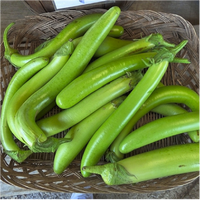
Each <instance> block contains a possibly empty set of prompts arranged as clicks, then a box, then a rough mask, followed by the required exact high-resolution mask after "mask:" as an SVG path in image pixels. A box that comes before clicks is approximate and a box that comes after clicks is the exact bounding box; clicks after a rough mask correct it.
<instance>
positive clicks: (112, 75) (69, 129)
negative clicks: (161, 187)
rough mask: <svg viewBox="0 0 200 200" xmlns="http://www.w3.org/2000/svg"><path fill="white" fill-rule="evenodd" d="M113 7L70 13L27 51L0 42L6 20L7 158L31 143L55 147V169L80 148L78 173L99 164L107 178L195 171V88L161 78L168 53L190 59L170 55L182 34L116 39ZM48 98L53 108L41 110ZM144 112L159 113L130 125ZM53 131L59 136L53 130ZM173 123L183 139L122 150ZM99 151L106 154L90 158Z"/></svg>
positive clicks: (168, 131) (154, 137)
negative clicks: (9, 73)
mask: <svg viewBox="0 0 200 200" xmlns="http://www.w3.org/2000/svg"><path fill="white" fill-rule="evenodd" d="M120 12H121V11H120V9H119V7H117V6H114V7H112V8H110V9H109V10H107V11H106V12H105V13H103V14H102V13H99V14H98V13H95V14H88V15H85V16H81V17H79V18H77V19H74V20H73V21H71V22H70V23H69V24H68V25H67V26H66V27H65V28H64V29H63V30H62V31H61V32H60V33H58V34H57V35H56V36H55V37H54V38H53V39H51V40H47V41H45V42H44V43H42V44H41V45H39V46H38V47H37V48H36V49H35V52H34V53H32V54H30V55H21V54H20V53H19V52H18V51H17V50H16V49H13V48H12V47H11V46H10V45H9V43H8V38H7V37H8V32H9V30H10V28H11V27H12V26H13V25H14V23H11V24H10V25H8V26H7V28H6V29H5V31H4V35H3V41H4V47H5V52H4V57H5V58H6V59H7V60H8V61H9V62H10V63H11V64H12V65H13V66H14V67H16V68H18V70H17V71H16V73H15V74H14V76H13V77H12V79H11V81H10V83H9V85H8V87H7V90H6V93H5V97H4V100H3V104H2V110H1V133H0V136H1V137H0V139H1V143H2V146H3V148H4V152H5V153H6V154H7V155H9V156H10V157H11V158H12V159H14V160H15V161H17V162H18V163H21V162H23V161H24V160H26V159H27V158H28V157H29V156H30V155H31V154H32V153H37V152H46V153H48V152H55V157H54V161H53V162H54V163H53V170H54V172H55V173H56V174H61V173H63V171H64V170H65V169H67V167H68V166H69V165H70V164H71V163H72V162H73V160H74V159H75V158H76V157H77V155H79V154H80V152H83V154H82V158H81V161H80V171H81V174H82V176H83V177H89V176H90V175H91V173H96V174H100V175H101V176H102V178H103V180H104V181H105V183H106V184H108V185H120V184H130V183H136V182H141V181H146V180H150V179H155V178H160V177H166V176H170V175H175V174H182V173H187V172H195V171H199V95H198V94H197V93H196V92H195V91H193V90H191V89H190V88H188V87H185V86H180V85H170V86H165V85H164V84H162V83H161V80H162V78H163V76H164V75H165V73H166V71H167V69H168V66H169V63H173V62H174V63H183V64H188V63H190V61H189V60H188V59H185V58H179V57H176V55H177V53H179V52H180V51H181V50H182V48H184V47H185V45H186V44H187V42H188V41H187V40H183V41H181V42H180V43H179V44H178V45H175V44H172V43H169V42H167V41H165V40H164V38H163V36H162V34H160V33H152V34H150V35H148V36H145V37H142V38H140V39H135V40H124V39H120V36H122V35H123V33H124V29H123V27H122V26H119V25H116V21H117V19H118V17H119V16H120ZM179 104H185V105H186V106H187V107H188V108H189V109H190V111H188V110H186V109H184V108H182V107H181V106H179ZM55 106H58V107H59V108H60V110H61V111H60V112H58V113H57V114H54V115H51V116H49V117H43V116H44V115H45V114H46V113H48V112H49V111H50V110H51V109H52V108H54V107H55ZM149 112H155V113H159V114H161V115H162V116H163V117H162V118H159V119H156V120H153V121H151V122H149V123H147V124H144V125H142V126H141V127H139V128H137V129H135V130H134V129H133V128H134V127H135V125H136V123H137V122H138V121H139V120H140V119H141V118H142V117H143V116H144V115H145V114H147V113H149ZM63 131H64V133H65V136H64V137H63V138H58V137H54V136H55V135H56V134H58V133H60V132H63ZM182 133H185V134H188V136H189V137H190V139H191V142H189V143H187V144H180V145H171V146H168V147H163V148H160V149H156V150H151V151H148V152H146V153H140V154H138V155H134V156H129V157H127V156H126V157H125V155H129V154H128V153H130V152H132V151H133V150H135V149H138V148H140V147H143V146H145V145H148V144H151V143H154V142H156V141H159V140H162V139H164V138H168V137H171V136H174V135H178V134H182ZM15 139H17V140H19V141H21V143H23V144H24V146H26V147H27V148H25V149H21V148H19V146H18V145H17V143H16V142H15V141H16V140H15ZM102 156H105V159H106V161H107V162H108V163H107V164H104V165H98V163H99V161H100V159H101V158H102Z"/></svg>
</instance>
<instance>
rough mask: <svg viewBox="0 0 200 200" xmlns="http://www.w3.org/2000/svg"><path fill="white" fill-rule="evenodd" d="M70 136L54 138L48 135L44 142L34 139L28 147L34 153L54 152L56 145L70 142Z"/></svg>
mask: <svg viewBox="0 0 200 200" xmlns="http://www.w3.org/2000/svg"><path fill="white" fill-rule="evenodd" d="M70 141H71V139H70V138H54V137H49V138H47V140H46V141H45V142H38V141H36V142H35V143H34V144H33V146H32V147H30V149H31V150H32V151H33V152H34V153H39V152H44V153H50V152H55V151H56V150H57V149H58V147H59V146H60V145H61V144H63V143H66V142H70Z"/></svg>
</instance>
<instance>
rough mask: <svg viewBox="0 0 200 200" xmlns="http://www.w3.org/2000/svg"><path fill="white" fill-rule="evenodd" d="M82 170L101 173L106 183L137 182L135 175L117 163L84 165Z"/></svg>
mask: <svg viewBox="0 0 200 200" xmlns="http://www.w3.org/2000/svg"><path fill="white" fill-rule="evenodd" d="M82 170H83V171H86V172H89V173H94V174H99V175H101V177H102V179H103V180H104V182H105V183H106V184H107V185H122V184H131V183H134V182H137V177H135V175H132V174H130V173H129V172H128V171H127V170H126V169H125V168H124V167H123V166H122V165H120V164H118V163H109V164H105V165H96V166H85V167H83V168H82Z"/></svg>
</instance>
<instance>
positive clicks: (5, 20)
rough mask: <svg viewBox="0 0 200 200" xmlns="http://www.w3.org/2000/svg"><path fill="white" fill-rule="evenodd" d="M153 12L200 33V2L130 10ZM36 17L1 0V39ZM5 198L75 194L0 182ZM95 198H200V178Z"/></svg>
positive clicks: (137, 4)
mask: <svg viewBox="0 0 200 200" xmlns="http://www.w3.org/2000/svg"><path fill="white" fill-rule="evenodd" d="M140 9H143V10H145V9H149V10H155V11H161V12H170V13H175V14H178V15H181V16H182V17H184V18H185V19H187V20H188V21H190V22H191V23H192V24H193V25H194V27H195V28H196V31H197V33H198V34H199V26H198V25H199V1H134V2H133V4H132V6H131V7H130V10H140ZM28 15H29V16H30V15H35V13H33V12H31V11H30V10H29V9H28V7H27V6H25V4H24V2H23V1H13V2H11V1H5V0H3V1H2V0H1V39H2V33H3V30H4V28H5V27H6V26H7V25H8V24H9V23H10V22H13V21H14V20H17V19H23V18H24V17H25V16H28ZM0 185H1V190H0V198H1V199H70V197H71V193H55V192H41V191H33V190H25V189H22V188H18V187H15V186H10V185H7V184H5V183H3V182H0ZM94 198H95V199H199V179H196V180H195V181H193V182H192V183H189V184H187V185H184V186H180V187H176V188H174V189H171V190H165V191H159V192H156V191H155V192H152V193H145V194H139V193H133V194H121V195H120V194H94Z"/></svg>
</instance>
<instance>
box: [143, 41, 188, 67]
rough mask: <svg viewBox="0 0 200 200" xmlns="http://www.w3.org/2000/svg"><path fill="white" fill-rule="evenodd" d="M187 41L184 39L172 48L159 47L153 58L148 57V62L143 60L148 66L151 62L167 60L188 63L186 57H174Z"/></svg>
mask: <svg viewBox="0 0 200 200" xmlns="http://www.w3.org/2000/svg"><path fill="white" fill-rule="evenodd" d="M187 42H188V41H187V40H184V41H182V42H181V43H180V44H178V45H176V46H175V47H173V48H165V47H162V48H159V49H157V50H155V51H157V52H158V53H157V54H156V55H155V57H154V58H153V59H152V58H150V59H149V60H148V62H145V61H144V62H145V64H146V65H147V66H149V67H150V66H151V65H152V64H155V63H159V62H162V61H168V62H173V61H175V62H180V63H189V61H188V60H187V59H181V58H176V59H175V56H176V54H177V53H178V52H179V51H180V50H181V49H182V48H183V47H184V46H185V45H186V44H187Z"/></svg>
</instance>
